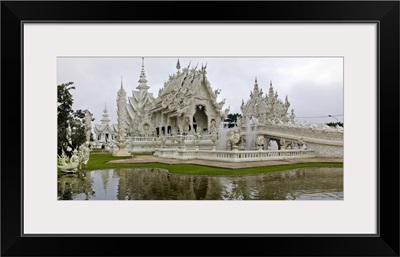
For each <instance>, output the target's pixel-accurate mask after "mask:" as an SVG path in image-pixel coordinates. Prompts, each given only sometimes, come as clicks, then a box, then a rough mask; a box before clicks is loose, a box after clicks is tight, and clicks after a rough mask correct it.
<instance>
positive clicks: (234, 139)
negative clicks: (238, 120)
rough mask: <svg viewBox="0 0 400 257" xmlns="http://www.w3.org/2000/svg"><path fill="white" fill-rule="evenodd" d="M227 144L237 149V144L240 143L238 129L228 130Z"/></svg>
mask: <svg viewBox="0 0 400 257" xmlns="http://www.w3.org/2000/svg"><path fill="white" fill-rule="evenodd" d="M228 139H229V142H230V143H231V145H232V148H234V149H236V148H237V143H239V141H240V134H239V130H238V129H234V130H230V131H229V138H228Z"/></svg>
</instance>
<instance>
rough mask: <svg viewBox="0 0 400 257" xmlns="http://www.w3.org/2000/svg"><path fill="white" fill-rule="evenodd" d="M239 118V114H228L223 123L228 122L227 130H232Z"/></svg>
mask: <svg viewBox="0 0 400 257" xmlns="http://www.w3.org/2000/svg"><path fill="white" fill-rule="evenodd" d="M241 117H242V115H241V114H239V113H229V114H228V115H227V116H226V119H225V120H224V121H225V122H228V128H232V127H235V126H237V120H238V118H241Z"/></svg>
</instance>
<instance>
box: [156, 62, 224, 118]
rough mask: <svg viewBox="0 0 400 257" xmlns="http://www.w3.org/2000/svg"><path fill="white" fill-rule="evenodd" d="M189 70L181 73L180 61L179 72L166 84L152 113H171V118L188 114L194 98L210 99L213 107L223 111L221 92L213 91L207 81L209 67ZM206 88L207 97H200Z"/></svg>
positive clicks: (171, 76)
mask: <svg viewBox="0 0 400 257" xmlns="http://www.w3.org/2000/svg"><path fill="white" fill-rule="evenodd" d="M189 67H190V64H189V66H188V67H187V68H184V69H182V71H180V69H179V68H180V64H179V60H178V64H177V68H178V71H177V72H176V73H175V74H173V75H170V76H169V79H168V81H167V82H166V83H165V84H164V88H163V89H161V90H160V92H159V95H158V98H157V100H156V101H155V102H154V106H153V108H152V109H151V110H150V111H151V112H156V111H160V110H162V111H163V112H164V113H170V117H173V116H179V115H181V114H184V113H186V112H187V110H188V108H189V106H190V104H191V103H193V100H194V99H193V98H194V97H195V96H196V97H198V98H203V97H204V98H205V99H209V100H210V101H211V103H212V104H213V106H214V107H215V108H216V109H217V110H218V111H221V109H222V107H223V105H224V103H225V100H224V101H222V102H217V97H218V94H219V92H220V90H215V91H213V90H212V88H211V84H210V82H209V81H208V80H207V76H206V74H207V71H206V68H207V66H202V67H201V68H200V69H197V66H196V67H194V68H192V69H189ZM201 87H204V88H205V91H206V93H207V96H201V95H199V92H200V88H201Z"/></svg>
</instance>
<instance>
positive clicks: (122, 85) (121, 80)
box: [121, 76, 124, 89]
mask: <svg viewBox="0 0 400 257" xmlns="http://www.w3.org/2000/svg"><path fill="white" fill-rule="evenodd" d="M122 88H124V86H123V82H122V76H121V89H122Z"/></svg>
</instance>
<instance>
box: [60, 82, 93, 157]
mask: <svg viewBox="0 0 400 257" xmlns="http://www.w3.org/2000/svg"><path fill="white" fill-rule="evenodd" d="M73 84H74V82H68V83H63V84H61V85H58V86H57V101H58V102H57V103H58V107H57V126H58V128H57V129H58V135H57V139H58V140H57V153H58V155H61V153H62V151H64V152H65V153H66V154H67V155H68V156H70V155H71V153H72V151H73V150H75V149H77V148H78V147H79V146H80V145H82V144H83V143H85V141H86V134H85V124H84V123H85V111H82V110H77V111H74V110H73V109H72V104H73V103H74V99H73V97H72V94H71V90H73V89H75V87H74V86H73ZM92 120H94V119H92ZM68 128H70V129H71V130H70V131H71V133H70V136H71V138H70V140H69V139H68V136H67V135H68ZM68 150H69V151H68Z"/></svg>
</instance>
